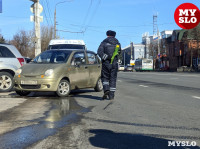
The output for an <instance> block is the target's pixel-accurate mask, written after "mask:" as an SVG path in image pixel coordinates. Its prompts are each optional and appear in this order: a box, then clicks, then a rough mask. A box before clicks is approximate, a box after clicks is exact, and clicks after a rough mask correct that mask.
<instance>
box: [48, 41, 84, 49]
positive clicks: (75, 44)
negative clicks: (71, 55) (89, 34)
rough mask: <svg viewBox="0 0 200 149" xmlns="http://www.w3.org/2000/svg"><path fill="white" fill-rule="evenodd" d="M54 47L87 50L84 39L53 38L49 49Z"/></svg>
mask: <svg viewBox="0 0 200 149" xmlns="http://www.w3.org/2000/svg"><path fill="white" fill-rule="evenodd" d="M52 49H58V50H59V49H70V50H71V49H76V50H86V45H85V42H84V41H83V40H65V39H52V40H51V41H50V42H49V46H48V50H52Z"/></svg>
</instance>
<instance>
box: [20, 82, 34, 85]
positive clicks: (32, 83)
mask: <svg viewBox="0 0 200 149" xmlns="http://www.w3.org/2000/svg"><path fill="white" fill-rule="evenodd" d="M21 84H26V85H35V84H37V81H21Z"/></svg>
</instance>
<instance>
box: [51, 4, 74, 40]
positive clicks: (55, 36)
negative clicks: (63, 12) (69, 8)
mask: <svg viewBox="0 0 200 149" xmlns="http://www.w3.org/2000/svg"><path fill="white" fill-rule="evenodd" d="M72 1H73V0H65V1H61V2H58V3H56V5H55V11H54V39H56V38H57V35H56V31H57V30H56V6H57V5H59V4H62V3H66V2H72Z"/></svg>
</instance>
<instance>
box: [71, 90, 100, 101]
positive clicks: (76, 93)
mask: <svg viewBox="0 0 200 149" xmlns="http://www.w3.org/2000/svg"><path fill="white" fill-rule="evenodd" d="M92 92H95V91H94V90H89V89H88V90H74V91H72V92H71V95H73V96H74V97H81V98H87V99H93V100H102V97H99V96H93V95H85V94H83V93H92Z"/></svg>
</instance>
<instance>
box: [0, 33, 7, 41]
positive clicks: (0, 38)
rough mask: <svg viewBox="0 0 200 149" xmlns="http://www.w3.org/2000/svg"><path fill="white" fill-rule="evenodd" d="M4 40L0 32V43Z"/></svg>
mask: <svg viewBox="0 0 200 149" xmlns="http://www.w3.org/2000/svg"><path fill="white" fill-rule="evenodd" d="M5 42H6V40H5V39H4V38H3V36H2V35H1V34H0V43H5Z"/></svg>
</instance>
